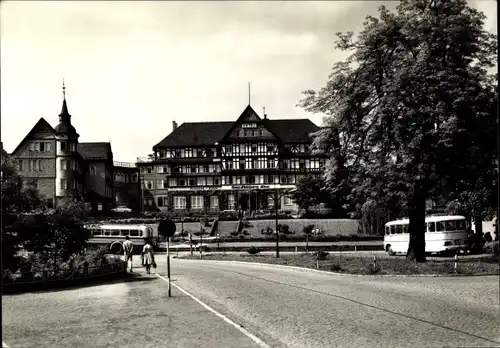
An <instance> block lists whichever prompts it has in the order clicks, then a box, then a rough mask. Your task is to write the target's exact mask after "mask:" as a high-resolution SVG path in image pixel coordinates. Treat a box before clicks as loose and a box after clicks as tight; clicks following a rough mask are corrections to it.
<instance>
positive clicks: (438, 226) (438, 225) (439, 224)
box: [436, 221, 445, 232]
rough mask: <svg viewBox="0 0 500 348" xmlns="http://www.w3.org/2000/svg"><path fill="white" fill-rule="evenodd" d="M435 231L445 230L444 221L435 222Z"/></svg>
mask: <svg viewBox="0 0 500 348" xmlns="http://www.w3.org/2000/svg"><path fill="white" fill-rule="evenodd" d="M436 231H437V232H443V231H445V225H444V221H438V222H436Z"/></svg>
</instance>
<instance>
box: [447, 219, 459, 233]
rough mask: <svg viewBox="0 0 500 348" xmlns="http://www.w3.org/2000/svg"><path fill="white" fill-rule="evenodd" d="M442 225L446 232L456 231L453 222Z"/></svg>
mask: <svg viewBox="0 0 500 348" xmlns="http://www.w3.org/2000/svg"><path fill="white" fill-rule="evenodd" d="M444 225H445V227H446V231H456V229H457V226H456V224H455V221H445V224H444Z"/></svg>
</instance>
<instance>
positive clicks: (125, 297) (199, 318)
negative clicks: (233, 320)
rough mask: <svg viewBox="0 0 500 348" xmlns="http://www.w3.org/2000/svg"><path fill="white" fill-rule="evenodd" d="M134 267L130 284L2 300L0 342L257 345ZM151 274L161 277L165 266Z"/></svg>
mask: <svg viewBox="0 0 500 348" xmlns="http://www.w3.org/2000/svg"><path fill="white" fill-rule="evenodd" d="M134 266H135V267H136V273H137V274H138V276H137V279H135V280H133V281H128V282H120V281H117V282H113V283H110V284H104V285H98V286H89V287H82V288H75V289H70V290H63V291H54V292H38V293H27V294H22V295H16V296H8V295H7V296H3V297H2V301H3V317H2V319H3V320H2V321H3V322H2V328H3V332H2V335H3V337H2V338H3V342H4V343H5V344H7V345H8V346H9V347H10V348H17V347H49V346H50V347H52V348H55V347H61V348H66V347H94V348H98V347H103V348H104V347H106V348H108V347H128V348H129V347H141V348H142V347H151V348H157V347H200V348H204V347H229V348H233V347H234V348H239V347H242V348H250V347H251V348H255V347H258V345H257V344H255V343H254V342H253V341H252V340H251V339H250V338H248V337H247V336H245V335H244V334H243V333H241V332H240V331H238V330H237V329H236V328H234V327H233V326H231V325H229V324H228V323H226V322H225V321H224V320H222V319H221V318H219V317H217V316H216V315H215V314H214V313H212V312H210V311H209V310H207V309H206V308H205V307H203V306H202V305H201V304H199V303H198V302H196V301H195V300H194V299H192V298H191V297H189V296H187V295H186V294H184V293H182V292H181V291H180V290H178V289H177V288H176V287H175V286H172V297H170V298H169V297H168V287H167V282H165V281H164V280H162V279H160V278H159V277H157V276H156V275H155V274H151V275H147V274H145V270H144V268H143V267H140V258H135V262H134ZM153 271H154V272H158V273H160V274H162V275H164V276H165V277H166V263H165V264H164V263H163V260H162V262H161V264H160V265H159V266H158V269H156V270H153ZM154 272H153V273H154ZM176 272H178V271H176ZM173 274H174V275H173V277H172V282H173V283H175V282H176V281H175V272H174V273H173ZM179 285H181V286H182V284H179ZM82 328H83V329H82Z"/></svg>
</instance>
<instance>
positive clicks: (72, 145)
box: [69, 143, 76, 152]
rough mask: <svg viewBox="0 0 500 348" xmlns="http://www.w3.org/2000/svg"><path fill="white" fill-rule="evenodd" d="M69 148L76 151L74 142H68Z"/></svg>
mask: <svg viewBox="0 0 500 348" xmlns="http://www.w3.org/2000/svg"><path fill="white" fill-rule="evenodd" d="M69 150H70V151H71V152H75V151H76V144H75V143H71V144H69Z"/></svg>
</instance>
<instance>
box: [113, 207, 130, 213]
mask: <svg viewBox="0 0 500 348" xmlns="http://www.w3.org/2000/svg"><path fill="white" fill-rule="evenodd" d="M111 211H114V212H115V213H131V212H132V209H130V208H127V207H126V206H123V205H120V206H118V207H116V208H113V209H111Z"/></svg>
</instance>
